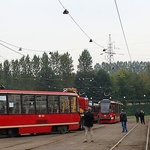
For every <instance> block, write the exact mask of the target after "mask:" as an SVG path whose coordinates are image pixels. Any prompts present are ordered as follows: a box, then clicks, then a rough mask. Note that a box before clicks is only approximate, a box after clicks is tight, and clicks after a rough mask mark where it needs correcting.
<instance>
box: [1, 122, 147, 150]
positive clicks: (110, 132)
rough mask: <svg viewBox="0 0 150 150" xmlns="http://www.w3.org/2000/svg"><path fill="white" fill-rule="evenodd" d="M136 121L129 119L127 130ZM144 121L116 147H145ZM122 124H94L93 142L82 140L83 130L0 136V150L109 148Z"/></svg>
mask: <svg viewBox="0 0 150 150" xmlns="http://www.w3.org/2000/svg"><path fill="white" fill-rule="evenodd" d="M135 125H136V123H135V120H132V119H128V123H127V126H128V130H129V131H130V130H131V129H132V128H133V127H134V126H135ZM146 127H147V121H146V125H141V124H139V125H138V126H137V127H136V128H135V130H133V131H132V134H131V136H130V135H128V136H127V137H128V138H127V139H126V140H124V141H123V142H121V145H120V146H121V149H120V147H118V150H129V149H130V150H144V149H143V148H144V146H145V140H146ZM121 131H122V129H121V124H120V123H116V124H101V125H99V124H94V143H92V142H90V140H89V141H88V142H87V143H83V141H84V131H75V132H71V133H67V134H56V133H55V134H47V135H36V136H22V137H15V138H14V137H13V138H0V150H64V149H65V150H110V148H111V147H112V146H113V145H115V144H116V143H117V142H118V141H119V140H120V139H121V138H122V137H123V136H124V135H126V133H122V132H121Z"/></svg>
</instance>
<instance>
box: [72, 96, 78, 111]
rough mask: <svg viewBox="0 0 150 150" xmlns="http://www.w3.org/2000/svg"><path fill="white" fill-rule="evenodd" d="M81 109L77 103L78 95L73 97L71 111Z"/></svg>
mask: <svg viewBox="0 0 150 150" xmlns="http://www.w3.org/2000/svg"><path fill="white" fill-rule="evenodd" d="M77 111H79V107H78V103H77V97H75V96H74V97H73V96H72V97H71V112H77Z"/></svg>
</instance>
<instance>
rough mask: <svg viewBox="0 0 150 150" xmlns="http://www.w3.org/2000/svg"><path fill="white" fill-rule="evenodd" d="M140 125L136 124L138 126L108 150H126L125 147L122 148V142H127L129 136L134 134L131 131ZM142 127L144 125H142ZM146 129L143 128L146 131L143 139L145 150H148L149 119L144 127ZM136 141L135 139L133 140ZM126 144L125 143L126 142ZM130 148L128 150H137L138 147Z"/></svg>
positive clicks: (136, 145) (135, 145) (134, 145)
mask: <svg viewBox="0 0 150 150" xmlns="http://www.w3.org/2000/svg"><path fill="white" fill-rule="evenodd" d="M140 125H141V124H140V123H138V124H136V125H135V126H134V127H133V128H132V129H131V130H130V131H129V132H128V133H127V134H125V135H124V136H123V137H122V138H121V139H120V140H119V141H118V142H117V143H116V144H115V145H113V146H112V147H111V148H110V150H120V149H121V150H126V147H127V146H125V145H124V146H123V142H124V141H125V140H126V141H129V140H130V138H131V137H130V138H129V136H132V134H134V133H133V131H134V130H136V128H137V127H138V126H140ZM143 126H144V125H143ZM146 126H147V127H146V128H145V130H147V131H146V138H145V141H146V142H145V150H148V146H149V136H150V135H149V127H150V119H149V121H148V124H147V125H146ZM135 140H136V139H135ZM126 143H127V142H126ZM129 146H130V147H132V148H130V150H131V149H136V150H138V148H137V147H139V146H140V145H138V144H133V145H129Z"/></svg>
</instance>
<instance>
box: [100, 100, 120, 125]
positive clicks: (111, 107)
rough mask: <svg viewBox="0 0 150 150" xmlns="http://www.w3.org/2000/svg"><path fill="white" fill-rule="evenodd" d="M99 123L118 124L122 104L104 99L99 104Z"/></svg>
mask: <svg viewBox="0 0 150 150" xmlns="http://www.w3.org/2000/svg"><path fill="white" fill-rule="evenodd" d="M99 105H100V112H99V123H116V122H119V121H120V112H121V109H122V108H123V104H122V103H121V102H117V101H112V100H109V99H103V100H101V101H100V102H99Z"/></svg>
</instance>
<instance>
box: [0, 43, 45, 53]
mask: <svg viewBox="0 0 150 150" xmlns="http://www.w3.org/2000/svg"><path fill="white" fill-rule="evenodd" d="M0 41H1V42H3V43H5V44H7V45H10V46H13V47H16V48H18V49H19V51H22V50H27V51H34V52H46V51H39V50H34V49H29V48H23V47H20V46H16V45H14V44H11V43H8V42H5V41H3V40H0Z"/></svg>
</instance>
